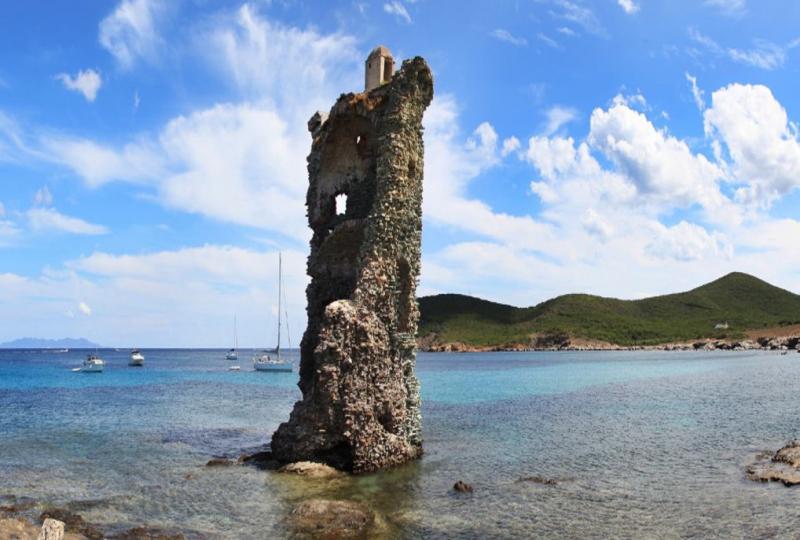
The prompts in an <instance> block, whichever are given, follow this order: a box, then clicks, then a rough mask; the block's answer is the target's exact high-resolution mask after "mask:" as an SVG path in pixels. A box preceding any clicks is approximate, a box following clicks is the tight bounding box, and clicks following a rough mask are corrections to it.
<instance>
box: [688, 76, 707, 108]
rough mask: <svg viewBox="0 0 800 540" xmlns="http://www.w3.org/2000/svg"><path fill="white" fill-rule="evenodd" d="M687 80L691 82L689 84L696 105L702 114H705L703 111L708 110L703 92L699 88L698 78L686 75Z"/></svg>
mask: <svg viewBox="0 0 800 540" xmlns="http://www.w3.org/2000/svg"><path fill="white" fill-rule="evenodd" d="M686 80H687V81H689V84H690V85H691V88H692V97H693V98H694V104H695V105H697V108H698V109H699V110H700V112H703V110H705V108H706V103H705V100H704V99H703V91H702V90H701V89H700V87H698V86H697V77H695V76H693V75H691V74H689V73H686Z"/></svg>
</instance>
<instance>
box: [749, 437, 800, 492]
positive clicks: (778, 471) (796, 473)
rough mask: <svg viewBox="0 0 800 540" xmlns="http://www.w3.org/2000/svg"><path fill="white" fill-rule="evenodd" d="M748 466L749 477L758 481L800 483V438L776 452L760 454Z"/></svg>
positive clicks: (785, 483)
mask: <svg viewBox="0 0 800 540" xmlns="http://www.w3.org/2000/svg"><path fill="white" fill-rule="evenodd" d="M759 457H760V459H757V460H756V462H755V463H753V464H752V465H749V466H748V467H747V477H748V478H749V479H750V480H754V481H757V482H781V483H782V484H783V485H785V486H795V485H797V484H800V440H795V441H792V442H790V443H789V444H787V445H786V446H784V447H783V448H781V449H780V450H778V451H777V452H775V454H774V455H772V456H770V454H769V453H766V454H764V455H761V456H759Z"/></svg>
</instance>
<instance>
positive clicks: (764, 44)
mask: <svg viewBox="0 0 800 540" xmlns="http://www.w3.org/2000/svg"><path fill="white" fill-rule="evenodd" d="M754 45H755V47H754V48H752V49H728V54H729V55H730V57H731V59H733V60H734V61H736V62H739V63H742V64H748V65H750V66H753V67H757V68H761V69H766V70H773V69H777V68H779V67H781V66H783V64H784V63H785V62H786V49H785V48H784V47H782V46H780V45H777V44H775V43H772V42H770V41H767V40H764V39H759V40H756V41H755V43H754Z"/></svg>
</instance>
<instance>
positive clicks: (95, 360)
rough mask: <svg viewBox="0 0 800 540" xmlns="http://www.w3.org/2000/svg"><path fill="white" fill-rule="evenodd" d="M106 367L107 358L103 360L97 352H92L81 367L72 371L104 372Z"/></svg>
mask: <svg viewBox="0 0 800 540" xmlns="http://www.w3.org/2000/svg"><path fill="white" fill-rule="evenodd" d="M105 367H106V361H105V360H103V359H102V358H100V357H99V356H97V355H96V354H90V355H89V356H87V357H86V360H84V361H83V364H82V365H81V367H76V368H73V369H72V371H76V372H80V373H102V372H103V369H105Z"/></svg>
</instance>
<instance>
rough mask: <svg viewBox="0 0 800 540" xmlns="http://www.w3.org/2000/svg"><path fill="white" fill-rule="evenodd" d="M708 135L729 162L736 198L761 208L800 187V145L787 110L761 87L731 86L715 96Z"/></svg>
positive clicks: (707, 123)
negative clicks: (728, 157)
mask: <svg viewBox="0 0 800 540" xmlns="http://www.w3.org/2000/svg"><path fill="white" fill-rule="evenodd" d="M704 119H705V129H706V133H708V134H709V136H712V137H718V138H719V140H720V142H721V143H722V144H723V145H724V146H725V147H726V148H727V151H728V154H729V155H730V159H731V162H732V163H731V168H732V170H733V174H734V181H736V182H737V183H739V184H741V187H740V188H739V189H738V190H737V192H736V197H737V199H738V200H740V201H741V202H744V203H747V204H754V205H756V206H760V207H762V208H766V207H769V206H770V205H771V204H772V203H773V202H774V201H775V200H777V199H778V198H779V197H781V196H783V195H785V194H787V193H789V192H790V191H791V190H793V189H795V188H797V187H798V186H800V142H798V140H797V135H796V128H794V127H793V125H792V124H790V122H789V119H788V116H787V114H786V110H785V109H784V108H783V106H782V105H781V104H780V103H779V102H778V101H777V100H776V99H775V97H774V96H773V94H772V92H771V91H770V89H769V88H767V87H766V86H763V85H750V84H731V85H728V86H726V87H724V88H721V89H719V90H717V91H716V92H714V93H713V94H712V96H711V106H710V107H709V108H708V110H706V112H705V114H704Z"/></svg>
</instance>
